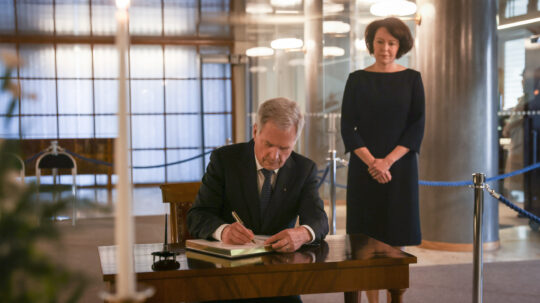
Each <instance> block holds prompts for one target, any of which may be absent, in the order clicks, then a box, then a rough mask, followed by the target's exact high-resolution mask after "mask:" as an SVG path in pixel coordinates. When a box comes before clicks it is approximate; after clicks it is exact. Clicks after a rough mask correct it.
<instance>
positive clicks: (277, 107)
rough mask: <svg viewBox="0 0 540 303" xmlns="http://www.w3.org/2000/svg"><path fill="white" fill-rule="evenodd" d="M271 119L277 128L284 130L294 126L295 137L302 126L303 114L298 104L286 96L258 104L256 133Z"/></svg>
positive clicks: (300, 131) (298, 135)
mask: <svg viewBox="0 0 540 303" xmlns="http://www.w3.org/2000/svg"><path fill="white" fill-rule="evenodd" d="M268 121H272V122H273V123H274V124H275V125H276V126H277V127H278V128H280V129H283V130H286V129H288V128H290V127H291V126H294V127H295V128H296V138H297V139H298V137H300V134H301V133H302V128H303V127H304V115H303V114H302V111H300V108H299V107H298V104H297V103H296V102H294V101H292V100H289V99H287V98H283V97H280V98H274V99H270V100H267V101H264V102H263V103H262V104H261V105H259V110H258V112H257V133H260V132H261V130H262V128H263V126H264V125H265V124H266V122H268Z"/></svg>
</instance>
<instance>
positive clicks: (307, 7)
mask: <svg viewBox="0 0 540 303" xmlns="http://www.w3.org/2000/svg"><path fill="white" fill-rule="evenodd" d="M304 15H305V16H306V19H307V20H306V23H305V24H304V44H305V50H306V54H305V57H304V79H305V84H304V85H305V97H306V100H305V111H306V112H307V113H319V112H321V110H322V99H323V98H322V96H323V68H322V62H323V55H322V49H323V32H322V0H304ZM323 133H324V122H323V119H322V118H317V117H310V116H307V117H306V125H305V127H304V135H303V137H304V140H303V146H302V148H301V152H302V153H303V154H304V155H306V156H307V157H309V158H311V159H312V160H314V161H315V162H317V163H318V164H321V163H323V162H324V161H325V158H326V155H327V150H326V148H324V146H325V145H324V144H325V142H324V136H322V134H323Z"/></svg>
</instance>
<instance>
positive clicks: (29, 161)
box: [24, 152, 45, 165]
mask: <svg viewBox="0 0 540 303" xmlns="http://www.w3.org/2000/svg"><path fill="white" fill-rule="evenodd" d="M44 153H45V152H39V153H37V154H35V155H33V156H32V157H30V158H28V159H26V160H24V164H26V165H28V163H31V162H32V161H34V160H35V159H36V158H37V157H39V156H41V155H43V154H44Z"/></svg>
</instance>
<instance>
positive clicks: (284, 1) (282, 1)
mask: <svg viewBox="0 0 540 303" xmlns="http://www.w3.org/2000/svg"><path fill="white" fill-rule="evenodd" d="M270 4H272V6H275V7H291V6H297V5H300V4H302V0H270Z"/></svg>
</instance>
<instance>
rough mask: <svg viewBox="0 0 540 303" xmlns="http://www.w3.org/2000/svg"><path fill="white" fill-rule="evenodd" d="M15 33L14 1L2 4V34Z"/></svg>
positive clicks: (0, 28) (0, 13) (0, 20)
mask: <svg viewBox="0 0 540 303" xmlns="http://www.w3.org/2000/svg"><path fill="white" fill-rule="evenodd" d="M13 31H15V9H14V7H13V1H2V2H0V32H8V33H11V32H13Z"/></svg>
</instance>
